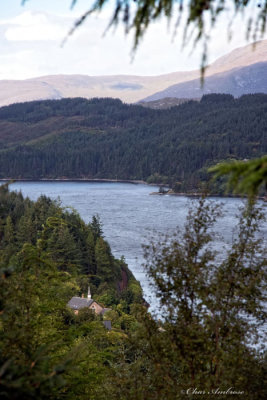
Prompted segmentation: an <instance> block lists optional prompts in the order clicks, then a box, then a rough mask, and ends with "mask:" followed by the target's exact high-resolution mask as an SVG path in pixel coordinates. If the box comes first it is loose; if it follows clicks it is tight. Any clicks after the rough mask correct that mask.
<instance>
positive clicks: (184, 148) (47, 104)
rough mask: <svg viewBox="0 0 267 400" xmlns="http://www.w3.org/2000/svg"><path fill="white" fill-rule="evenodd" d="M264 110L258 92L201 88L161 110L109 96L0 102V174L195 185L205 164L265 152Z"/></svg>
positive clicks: (202, 175) (264, 101)
mask: <svg viewBox="0 0 267 400" xmlns="http://www.w3.org/2000/svg"><path fill="white" fill-rule="evenodd" d="M266 113H267V95H263V94H262V95H260V94H258V95H247V96H242V97H241V98H239V99H234V98H233V97H232V96H230V95H208V96H204V97H203V98H202V100H201V101H200V102H198V101H190V102H187V103H184V104H181V105H180V106H177V107H173V108H171V109H168V110H152V109H148V108H144V107H141V106H136V105H126V104H123V103H121V101H120V100H112V99H92V100H85V99H65V100H54V101H51V100H50V101H43V102H32V103H25V104H17V105H12V106H8V107H3V108H1V109H0V144H1V151H0V177H1V178H23V179H43V178H50V179H53V178H69V179H74V178H75V179H78V178H79V179H85V178H87V179H89V178H106V179H137V180H140V179H143V180H147V181H148V182H168V183H172V184H173V185H175V182H179V185H178V186H179V187H180V190H190V189H194V190H195V189H196V188H197V187H198V185H199V184H200V182H201V181H203V180H205V179H207V174H206V172H205V168H206V167H207V166H210V165H212V164H214V163H216V162H218V161H220V160H224V159H229V158H235V159H244V158H252V157H256V156H260V155H262V154H265V153H266V151H267V125H266ZM176 186H177V185H176Z"/></svg>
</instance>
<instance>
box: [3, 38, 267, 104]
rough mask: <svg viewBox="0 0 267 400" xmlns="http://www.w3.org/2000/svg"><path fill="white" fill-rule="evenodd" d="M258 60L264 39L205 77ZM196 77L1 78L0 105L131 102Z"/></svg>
mask: <svg viewBox="0 0 267 400" xmlns="http://www.w3.org/2000/svg"><path fill="white" fill-rule="evenodd" d="M260 62H267V40H263V41H260V42H258V43H257V46H256V47H255V48H254V49H253V47H252V45H251V44H249V45H247V46H244V47H241V48H239V49H235V50H233V51H232V52H230V53H228V54H226V55H224V56H223V57H221V58H219V59H218V60H216V61H215V62H214V63H212V64H211V65H210V66H209V67H208V68H207V70H206V77H209V76H212V75H214V74H220V73H222V72H226V71H231V70H233V69H234V68H235V69H239V68H243V67H245V66H249V65H252V64H256V63H260ZM199 77H200V72H199V70H194V71H177V72H173V73H169V74H164V75H159V76H132V75H113V76H112V75H110V76H88V75H49V76H41V77H37V78H32V79H26V80H1V81H0V106H4V105H8V104H13V103H20V102H25V101H33V100H45V99H61V98H67V97H84V98H93V97H113V98H120V99H121V100H123V101H125V102H130V103H131V102H137V101H140V100H142V99H144V98H147V97H148V96H151V95H153V94H155V93H158V92H160V91H163V90H165V89H167V88H168V87H170V86H172V85H176V84H179V83H182V82H188V81H192V80H194V79H196V80H197V81H198V83H199ZM244 93H245V92H241V94H244ZM163 97H166V95H164V96H163ZM184 97H188V96H184ZM190 97H193V98H195V97H196V96H195V95H193V96H190Z"/></svg>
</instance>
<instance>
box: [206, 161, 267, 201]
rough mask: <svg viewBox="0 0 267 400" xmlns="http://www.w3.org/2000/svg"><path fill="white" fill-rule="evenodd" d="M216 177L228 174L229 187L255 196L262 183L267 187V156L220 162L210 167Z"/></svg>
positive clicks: (237, 191)
mask: <svg viewBox="0 0 267 400" xmlns="http://www.w3.org/2000/svg"><path fill="white" fill-rule="evenodd" d="M209 171H210V172H211V173H213V174H214V179H216V178H219V177H221V176H225V175H226V176H228V189H234V191H235V192H236V193H243V194H248V195H249V196H255V195H256V194H257V193H258V192H259V190H260V187H261V186H262V185H265V188H267V156H264V157H261V158H257V159H253V160H250V161H243V162H242V161H235V162H228V163H220V164H217V165H216V166H214V167H212V168H210V170H209Z"/></svg>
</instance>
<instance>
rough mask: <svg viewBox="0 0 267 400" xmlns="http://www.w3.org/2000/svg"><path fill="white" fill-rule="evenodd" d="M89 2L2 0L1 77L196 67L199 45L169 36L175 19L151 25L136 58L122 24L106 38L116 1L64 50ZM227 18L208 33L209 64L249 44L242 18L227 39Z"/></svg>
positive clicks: (150, 72) (89, 21) (132, 72)
mask: <svg viewBox="0 0 267 400" xmlns="http://www.w3.org/2000/svg"><path fill="white" fill-rule="evenodd" d="M110 1H111V2H112V1H113V0H110ZM2 3H3V4H2ZM90 4H92V3H91V2H90V0H78V1H77V4H76V5H75V7H74V8H73V9H71V8H70V5H71V0H27V1H26V2H25V4H24V5H22V1H21V0H8V1H5V0H4V1H3V0H2V1H1V3H0V79H28V78H33V77H37V76H44V75H56V74H85V75H117V74H127V75H160V74H166V73H170V72H175V71H184V70H193V69H197V68H199V66H200V62H201V54H202V46H201V45H199V46H197V47H196V48H194V49H192V44H191V45H189V46H187V47H186V48H185V49H182V40H181V37H182V30H180V31H179V30H178V33H177V35H176V36H175V37H174V38H173V32H174V24H175V21H172V22H171V24H170V26H169V27H168V24H167V22H166V20H164V19H162V20H161V21H160V22H157V23H155V24H153V25H152V26H151V27H150V28H149V30H148V32H147V34H146V35H145V37H144V39H143V40H142V42H141V43H140V45H139V47H138V49H137V51H136V53H135V55H134V57H133V55H132V46H133V37H132V36H131V35H127V36H126V35H125V32H124V29H123V27H122V26H119V27H118V28H117V29H116V30H115V31H114V30H113V29H111V30H109V31H108V32H107V33H106V34H105V35H104V32H105V30H106V27H107V25H108V23H109V20H110V16H111V13H112V4H114V3H112V4H109V5H108V6H107V7H106V9H104V11H103V12H101V13H100V14H98V15H96V16H91V17H90V18H88V19H87V20H86V21H85V23H84V24H83V25H82V26H81V27H80V28H79V29H77V30H76V31H75V32H74V34H73V35H72V36H71V37H69V38H68V40H67V41H66V43H65V44H64V46H63V47H62V46H61V43H62V41H63V39H64V38H65V37H66V36H67V34H68V32H69V30H70V29H71V27H72V26H73V24H74V23H75V21H76V20H77V19H78V17H79V16H80V15H81V14H82V13H83V12H85V11H86V10H87V9H88V5H90ZM229 15H230V14H229ZM229 15H227V14H225V15H224V16H222V18H221V19H220V20H219V21H218V23H217V24H216V26H215V28H214V29H213V30H212V38H211V40H210V43H209V52H208V55H209V58H208V61H209V62H213V61H215V60H216V59H217V58H218V57H220V56H222V55H224V54H227V53H228V52H229V51H231V50H233V49H235V48H237V47H241V46H244V45H246V44H247V43H248V42H247V41H246V38H245V27H246V23H245V20H246V17H243V18H241V17H238V18H237V19H236V21H235V24H234V25H233V27H232V32H233V38H232V40H231V41H230V42H229V41H228V35H227V26H228V22H229Z"/></svg>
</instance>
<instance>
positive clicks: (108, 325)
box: [103, 321, 111, 331]
mask: <svg viewBox="0 0 267 400" xmlns="http://www.w3.org/2000/svg"><path fill="white" fill-rule="evenodd" d="M103 324H104V327H105V328H106V329H108V330H109V331H110V330H111V321H103Z"/></svg>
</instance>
